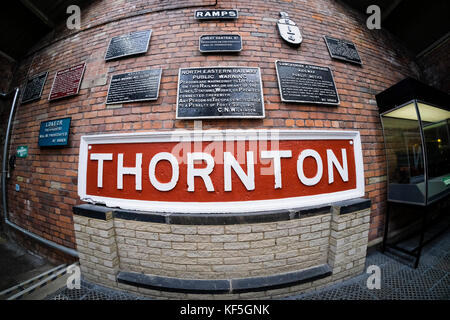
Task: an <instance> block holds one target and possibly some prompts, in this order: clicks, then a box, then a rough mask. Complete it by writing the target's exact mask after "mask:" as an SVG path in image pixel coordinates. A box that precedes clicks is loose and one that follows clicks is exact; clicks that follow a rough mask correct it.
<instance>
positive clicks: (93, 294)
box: [47, 231, 450, 300]
mask: <svg viewBox="0 0 450 320" xmlns="http://www.w3.org/2000/svg"><path fill="white" fill-rule="evenodd" d="M370 265H377V266H379V267H380V269H381V288H380V289H372V290H370V289H368V288H367V284H366V283H367V279H368V277H369V274H366V273H363V274H361V275H359V276H357V277H354V278H352V279H350V280H347V281H344V282H341V283H339V284H336V285H332V286H329V287H326V288H323V289H320V290H316V291H312V292H309V293H305V294H301V295H295V296H291V297H288V298H286V299H289V300H442V299H445V300H449V299H450V231H447V232H446V233H445V234H443V235H441V236H440V237H438V238H437V239H435V240H434V241H433V242H431V243H430V244H429V245H427V246H426V247H425V248H424V249H423V253H422V257H421V261H420V266H419V267H418V268H417V269H413V268H411V267H410V266H409V265H407V264H405V263H402V262H400V260H399V258H397V257H395V256H392V255H388V254H382V253H380V252H378V251H374V252H372V253H370V254H369V255H368V256H367V259H366V269H367V267H368V266H370ZM47 299H52V300H136V299H138V300H143V299H144V300H145V299H146V298H145V297H142V296H138V295H132V294H129V293H126V292H123V291H116V290H111V289H108V288H104V287H101V286H98V285H94V284H91V283H87V282H84V281H82V287H81V289H80V290H75V289H73V290H69V289H67V288H62V289H60V290H59V291H57V292H55V293H54V294H52V295H50V296H49V297H47Z"/></svg>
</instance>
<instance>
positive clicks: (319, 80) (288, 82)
mask: <svg viewBox="0 0 450 320" xmlns="http://www.w3.org/2000/svg"><path fill="white" fill-rule="evenodd" d="M275 66H276V70H277V77H278V87H279V89H280V95H281V100H282V101H284V102H301V103H317V104H331V105H338V104H339V95H338V93H337V90H336V85H335V83H334V79H333V74H332V73H331V70H330V68H328V67H322V66H316V65H311V64H304V63H297V62H284V61H276V62H275Z"/></svg>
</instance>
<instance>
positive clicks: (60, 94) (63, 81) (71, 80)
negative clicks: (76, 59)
mask: <svg viewBox="0 0 450 320" xmlns="http://www.w3.org/2000/svg"><path fill="white" fill-rule="evenodd" d="M85 66H86V64H85V63H84V62H83V63H81V64H79V65H76V66H73V67H70V68H67V69H64V70H59V71H58V72H56V74H55V78H54V80H53V85H52V89H51V91H50V95H49V96H48V100H55V99H60V98H65V97H69V96H73V95H76V94H78V91H79V89H80V84H81V79H82V78H83V73H84V69H85Z"/></svg>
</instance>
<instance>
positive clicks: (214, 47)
mask: <svg viewBox="0 0 450 320" xmlns="http://www.w3.org/2000/svg"><path fill="white" fill-rule="evenodd" d="M198 43H199V50H200V52H239V51H241V50H242V38H241V36H240V35H238V34H209V35H202V36H200V39H199V41H198Z"/></svg>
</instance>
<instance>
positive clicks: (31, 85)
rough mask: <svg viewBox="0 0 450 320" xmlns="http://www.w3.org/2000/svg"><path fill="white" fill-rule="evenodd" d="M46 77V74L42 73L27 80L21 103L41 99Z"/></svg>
mask: <svg viewBox="0 0 450 320" xmlns="http://www.w3.org/2000/svg"><path fill="white" fill-rule="evenodd" d="M47 75H48V72H43V73H41V74H38V75H37V76H35V77H33V78H31V79H28V80H27V84H26V86H25V90H24V92H23V96H22V103H26V102H30V101H34V100H39V99H40V98H41V96H42V90H43V89H44V84H45V80H47Z"/></svg>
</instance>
